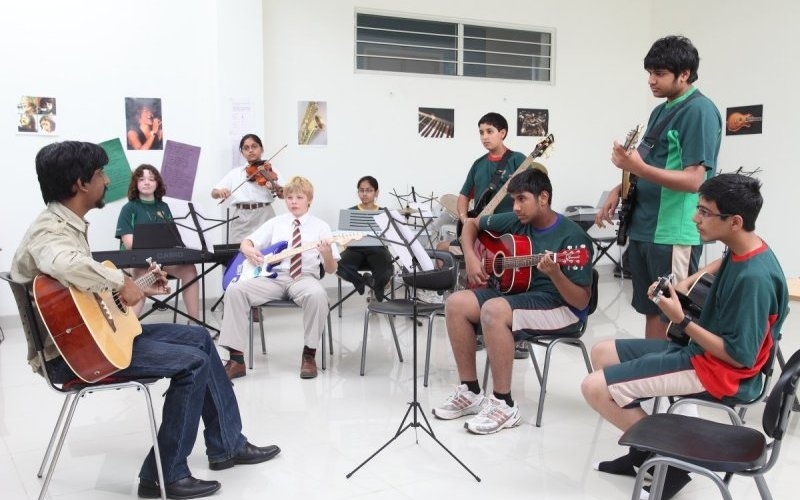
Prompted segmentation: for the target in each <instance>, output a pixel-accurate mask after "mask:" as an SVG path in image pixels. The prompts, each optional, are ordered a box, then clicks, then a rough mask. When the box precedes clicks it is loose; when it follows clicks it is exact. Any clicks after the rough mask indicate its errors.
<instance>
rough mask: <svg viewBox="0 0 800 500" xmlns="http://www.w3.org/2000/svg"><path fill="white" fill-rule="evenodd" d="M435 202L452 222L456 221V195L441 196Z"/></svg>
mask: <svg viewBox="0 0 800 500" xmlns="http://www.w3.org/2000/svg"><path fill="white" fill-rule="evenodd" d="M436 201H438V202H439V205H441V206H442V208H443V209H444V210H445V211H446V212H447V213H449V214H450V216H451V217H452V218H453V222H455V221H457V220H458V195H455V194H443V195H442V196H440V197H439V198H438V199H437V200H436Z"/></svg>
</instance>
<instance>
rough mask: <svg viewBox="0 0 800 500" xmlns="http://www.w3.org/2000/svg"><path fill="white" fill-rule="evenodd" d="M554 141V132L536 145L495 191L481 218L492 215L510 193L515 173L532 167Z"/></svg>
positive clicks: (482, 211)
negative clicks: (509, 186)
mask: <svg viewBox="0 0 800 500" xmlns="http://www.w3.org/2000/svg"><path fill="white" fill-rule="evenodd" d="M553 141H555V138H554V137H553V134H549V135H548V136H547V137H545V138H544V140H542V141H541V142H540V143H539V144H537V145H536V148H535V149H534V150H533V152H531V154H529V155H528V157H527V158H525V161H523V162H522V164H521V165H520V166H519V167H517V169H516V170H515V171H514V173H513V174H512V175H511V176H510V177H509V178H508V180H506V182H505V184H503V186H502V187H501V188H500V189H499V190H498V191H497V193H495V195H494V197H493V198H492V199H491V201H489V203H487V204H486V206H485V207H483V210H481V213H480V214H478V217H479V218H480V217H483V216H484V215H491V214H493V213H494V211H495V210H496V209H497V206H498V205H500V203H501V202H502V201H503V199H505V197H506V194H508V183H509V182H511V179H512V178H513V177H514V176H515V175H517V174H519V173H521V172H523V171H525V169H527V168H528V167H530V166H531V163H533V160H535V159H536V158H539V157H540V156H542V155H543V154H544V153H545V152H546V151H547V150H548V149H549V148H550V146H552V145H553Z"/></svg>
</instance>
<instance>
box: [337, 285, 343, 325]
mask: <svg viewBox="0 0 800 500" xmlns="http://www.w3.org/2000/svg"><path fill="white" fill-rule="evenodd" d="M336 281H337V285H338V287H337V288H338V291H337V292H338V293H337V295H336V303H337V304H339V306H338V309H339V317H340V318H341V317H342V278H340V277H338V276H337V277H336Z"/></svg>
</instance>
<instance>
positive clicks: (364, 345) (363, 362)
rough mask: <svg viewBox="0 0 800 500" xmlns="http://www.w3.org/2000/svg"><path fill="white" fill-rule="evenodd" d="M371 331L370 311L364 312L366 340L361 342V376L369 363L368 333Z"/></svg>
mask: <svg viewBox="0 0 800 500" xmlns="http://www.w3.org/2000/svg"><path fill="white" fill-rule="evenodd" d="M368 330H369V309H367V310H365V311H364V338H363V339H362V340H361V376H362V377H363V376H364V367H365V366H366V363H367V331H368Z"/></svg>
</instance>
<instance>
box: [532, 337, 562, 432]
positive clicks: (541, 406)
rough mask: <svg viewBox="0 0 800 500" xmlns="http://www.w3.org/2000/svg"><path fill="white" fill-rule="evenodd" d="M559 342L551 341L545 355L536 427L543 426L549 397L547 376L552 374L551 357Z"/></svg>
mask: <svg viewBox="0 0 800 500" xmlns="http://www.w3.org/2000/svg"><path fill="white" fill-rule="evenodd" d="M559 343H560V342H559V341H558V340H552V341H550V345H548V346H547V351H545V353H544V368H543V369H542V378H541V380H540V382H541V387H540V390H539V408H537V410H536V427H541V426H542V414H543V413H544V398H545V396H547V376H548V375H549V373H550V356H551V355H552V354H553V348H554V347H555V346H556V345H557V344H559Z"/></svg>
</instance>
